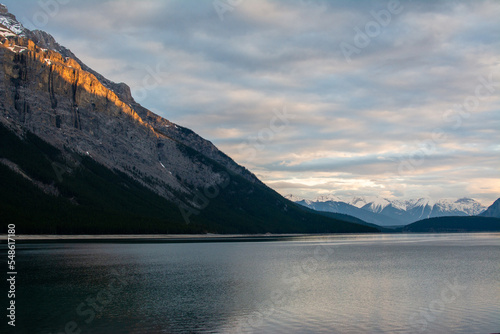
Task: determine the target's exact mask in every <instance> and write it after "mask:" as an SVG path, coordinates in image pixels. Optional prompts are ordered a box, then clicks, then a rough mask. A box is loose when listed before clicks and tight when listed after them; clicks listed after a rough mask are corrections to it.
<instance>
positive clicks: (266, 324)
mask: <svg viewBox="0 0 500 334" xmlns="http://www.w3.org/2000/svg"><path fill="white" fill-rule="evenodd" d="M3 250H4V248H3ZM4 253H5V252H4V251H2V254H1V255H2V257H3V258H5V257H6V255H5V254H4ZM17 260H18V284H17V285H18V286H17V289H18V291H17V312H18V313H17V314H18V317H17V326H16V331H14V332H15V333H54V334H55V333H65V327H66V332H67V333H79V332H78V331H79V330H81V333H106V334H110V333H240V332H241V333H420V332H425V333H494V332H500V280H499V277H500V268H499V263H500V262H499V260H500V234H445V235H443V234H440V235H434V234H422V235H347V236H345V235H344V236H324V237H306V238H296V239H292V240H282V241H273V242H210V243H144V244H140V243H109V244H107V243H59V244H24V245H18V254H17ZM4 303H5V302H4ZM92 305H93V306H92ZM2 317H5V316H2ZM1 328H5V321H3V323H2V327H1ZM2 332H4V331H3V330H2ZM10 332H13V331H9V333H10Z"/></svg>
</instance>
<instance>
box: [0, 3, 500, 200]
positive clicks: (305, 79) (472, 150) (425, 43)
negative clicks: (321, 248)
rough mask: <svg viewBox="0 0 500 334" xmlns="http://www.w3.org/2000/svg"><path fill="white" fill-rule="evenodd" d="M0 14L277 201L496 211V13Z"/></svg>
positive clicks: (62, 9) (499, 110)
mask: <svg viewBox="0 0 500 334" xmlns="http://www.w3.org/2000/svg"><path fill="white" fill-rule="evenodd" d="M1 1H2V2H3V3H4V4H5V5H7V7H8V8H9V10H10V12H12V13H13V14H15V15H16V16H17V18H18V20H19V21H21V22H22V23H23V24H24V25H25V26H26V27H27V28H29V29H41V30H45V31H47V32H49V33H50V34H52V35H53V36H54V37H55V38H56V40H57V41H58V42H59V43H60V44H62V45H64V46H66V47H67V48H69V49H70V50H71V51H73V52H74V53H75V54H76V55H77V57H79V58H80V59H81V60H82V61H83V62H84V63H86V64H87V65H88V66H90V67H91V68H93V69H94V70H96V71H97V72H99V73H101V74H103V75H104V76H105V77H107V78H108V79H111V80H113V81H115V82H125V83H127V84H128V85H129V86H130V87H131V89H132V94H133V96H134V98H135V99H136V101H138V102H140V103H141V104H142V105H143V106H144V107H146V108H148V109H150V110H152V111H153V112H155V113H157V114H159V115H161V116H162V117H164V118H166V119H168V120H170V121H172V122H175V123H178V124H180V125H182V126H185V127H188V128H190V129H192V130H194V131H195V132H197V133H198V134H200V135H201V136H202V137H204V138H206V139H208V140H210V141H211V142H213V143H214V144H215V145H216V146H217V147H218V148H219V149H221V150H222V151H223V152H225V153H226V154H228V155H229V156H231V157H232V158H233V159H234V160H235V161H236V162H238V163H239V164H242V165H244V166H245V167H247V168H248V169H250V170H251V171H252V172H253V173H255V174H256V175H257V176H258V177H259V178H260V179H261V180H262V181H264V182H265V183H266V184H267V185H269V186H270V187H271V188H273V189H275V190H276V191H278V192H279V193H281V194H283V195H285V194H289V193H292V194H294V195H296V196H301V197H305V198H315V197H317V196H319V195H326V194H335V195H337V196H382V197H385V198H398V199H404V198H415V197H431V198H434V199H438V198H460V197H472V198H474V199H476V200H478V201H480V202H482V203H483V204H484V205H490V204H491V203H492V202H493V201H494V200H495V199H497V198H498V197H500V20H498V17H500V1H416V0H413V1H411V0H401V1H392V0H388V1H345V0H339V1H327V0H288V1H285V0H281V1H280V0H215V1H214V0H210V1H205V0H199V1H195V0H192V1H186V0H183V1H182V0H175V1H160V0H145V1H135V0H134V1H129V0H109V1H106V0H104V1H101V0H99V1H98V0H39V1H31V0H29V1H28V0H26V1H23V0H1Z"/></svg>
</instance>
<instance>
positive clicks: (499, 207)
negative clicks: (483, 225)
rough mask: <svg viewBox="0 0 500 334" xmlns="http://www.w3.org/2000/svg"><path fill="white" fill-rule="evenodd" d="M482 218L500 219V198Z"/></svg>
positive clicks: (482, 214)
mask: <svg viewBox="0 0 500 334" xmlns="http://www.w3.org/2000/svg"><path fill="white" fill-rule="evenodd" d="M480 216H483V217H495V218H500V198H499V199H497V200H496V201H495V202H493V204H491V205H490V207H489V208H488V209H486V210H485V211H484V212H483V213H481V214H480Z"/></svg>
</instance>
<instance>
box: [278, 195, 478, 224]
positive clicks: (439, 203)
mask: <svg viewBox="0 0 500 334" xmlns="http://www.w3.org/2000/svg"><path fill="white" fill-rule="evenodd" d="M285 197H286V198H287V199H289V200H291V201H293V202H296V203H298V204H301V205H303V206H306V207H309V208H311V209H314V210H318V211H329V212H336V213H343V214H348V215H351V216H354V217H357V218H359V219H362V220H364V221H366V222H368V223H373V224H377V225H381V226H393V225H406V224H410V223H413V222H415V221H418V220H421V219H425V218H432V217H442V216H476V215H479V214H480V213H482V212H483V211H485V209H486V207H485V206H483V205H481V204H480V203H479V202H477V201H475V200H474V199H472V198H459V199H451V198H444V199H438V200H432V199H430V198H415V199H407V200H397V199H387V198H382V197H377V196H353V197H340V196H335V195H326V196H319V197H317V198H315V199H313V200H308V199H303V198H299V197H297V196H294V195H287V196H285Z"/></svg>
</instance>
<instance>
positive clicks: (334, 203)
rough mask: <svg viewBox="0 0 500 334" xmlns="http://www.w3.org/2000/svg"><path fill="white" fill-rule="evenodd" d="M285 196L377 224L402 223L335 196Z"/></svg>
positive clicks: (311, 205)
mask: <svg viewBox="0 0 500 334" xmlns="http://www.w3.org/2000/svg"><path fill="white" fill-rule="evenodd" d="M285 198H287V199H289V200H291V201H293V202H295V203H297V204H300V205H303V206H305V207H308V208H311V209H313V210H316V211H320V212H331V213H338V214H344V215H349V216H353V217H356V218H358V219H361V220H362V221H365V222H367V223H371V224H375V225H378V226H398V225H404V224H403V223H401V221H399V220H397V219H393V218H391V217H388V216H385V215H382V214H378V213H374V212H371V211H368V210H364V209H361V208H358V207H356V206H354V205H351V204H348V203H345V202H343V201H341V200H340V199H338V198H335V199H337V200H333V199H332V197H319V198H317V199H316V200H315V201H311V200H306V199H302V198H300V197H296V196H293V195H287V196H285Z"/></svg>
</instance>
